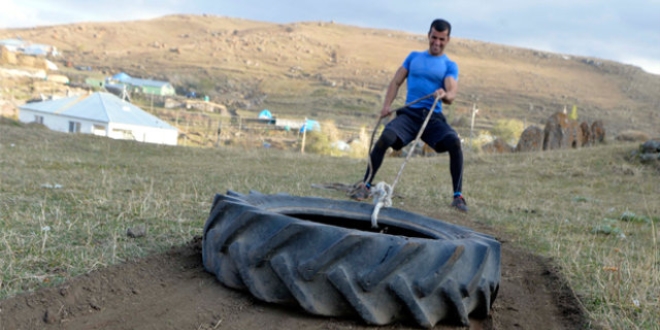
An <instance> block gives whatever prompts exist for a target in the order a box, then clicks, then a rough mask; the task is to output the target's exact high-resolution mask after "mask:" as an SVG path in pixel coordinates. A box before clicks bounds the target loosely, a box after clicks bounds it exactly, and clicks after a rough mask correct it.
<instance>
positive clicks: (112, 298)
mask: <svg viewBox="0 0 660 330" xmlns="http://www.w3.org/2000/svg"><path fill="white" fill-rule="evenodd" d="M579 306H580V305H579V303H578V302H577V300H576V299H575V296H574V295H573V294H572V291H571V290H570V289H569V288H568V287H567V285H566V284H565V283H564V282H563V281H562V279H561V276H560V275H559V273H558V272H557V270H556V269H555V268H554V267H553V266H552V265H551V263H550V262H549V261H548V260H547V259H544V258H541V257H538V256H535V255H532V254H530V253H528V252H526V251H523V250H521V249H519V248H516V247H515V246H513V245H512V244H510V243H508V242H507V241H504V242H503V244H502V281H501V286H500V293H499V296H498V298H497V300H496V301H495V304H494V306H493V313H492V317H490V318H489V319H487V320H485V321H482V322H476V321H475V322H473V323H472V327H471V328H473V329H514V328H520V329H575V328H582V327H583V325H584V324H585V323H586V322H587V321H586V319H585V317H584V314H583V313H582V312H581V309H580V308H579ZM64 328H65V329H372V327H368V326H367V325H365V324H364V323H362V322H361V321H359V320H357V319H335V318H322V317H315V316H311V315H309V314H306V313H304V312H303V311H302V310H301V309H299V308H297V307H295V306H290V307H282V306H279V305H272V304H266V303H262V302H259V301H256V300H254V299H253V298H252V297H251V296H250V295H249V294H247V293H243V292H238V291H234V290H231V289H228V288H226V287H224V286H222V285H221V284H220V283H219V282H218V281H217V280H216V279H215V278H214V277H213V276H212V275H211V274H209V273H207V272H205V271H204V269H203V267H202V259H201V238H200V237H195V238H194V239H193V240H191V242H190V243H189V244H187V245H186V246H180V247H176V248H172V249H171V250H170V251H168V252H166V253H162V254H157V255H153V256H150V257H147V258H144V259H139V260H134V261H130V262H127V263H124V264H121V265H117V266H112V267H108V268H105V269H102V270H99V271H96V272H92V273H90V274H87V275H84V276H80V277H77V278H74V279H73V280H71V281H69V282H67V283H64V284H62V285H59V286H57V287H52V288H45V289H42V290H39V291H37V292H34V293H27V294H23V295H20V296H16V297H13V298H10V299H7V300H4V301H0V329H64ZM382 328H397V329H405V328H414V325H413V324H394V325H391V326H387V327H382ZM436 328H440V329H453V328H451V327H446V326H437V327H436Z"/></svg>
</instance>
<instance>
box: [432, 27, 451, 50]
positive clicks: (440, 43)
mask: <svg viewBox="0 0 660 330" xmlns="http://www.w3.org/2000/svg"><path fill="white" fill-rule="evenodd" d="M448 43H449V30H445V31H442V32H438V31H436V30H435V29H434V28H431V32H430V33H429V52H430V53H431V55H433V56H437V55H442V54H443V53H444V51H445V46H447V44H448Z"/></svg>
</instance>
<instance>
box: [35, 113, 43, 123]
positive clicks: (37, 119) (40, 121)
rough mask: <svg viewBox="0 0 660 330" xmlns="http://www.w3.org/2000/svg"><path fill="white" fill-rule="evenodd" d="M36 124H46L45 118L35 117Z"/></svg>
mask: <svg viewBox="0 0 660 330" xmlns="http://www.w3.org/2000/svg"><path fill="white" fill-rule="evenodd" d="M34 122H35V123H37V124H43V123H44V116H38V115H34Z"/></svg>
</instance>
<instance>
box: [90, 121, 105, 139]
mask: <svg viewBox="0 0 660 330" xmlns="http://www.w3.org/2000/svg"><path fill="white" fill-rule="evenodd" d="M92 134H94V135H101V136H105V126H103V125H97V124H94V125H93V126H92Z"/></svg>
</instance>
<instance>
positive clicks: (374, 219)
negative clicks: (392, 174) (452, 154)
mask: <svg viewBox="0 0 660 330" xmlns="http://www.w3.org/2000/svg"><path fill="white" fill-rule="evenodd" d="M438 100H440V97H436V98H435V101H434V102H433V106H432V107H431V109H429V114H428V115H426V119H425V120H424V124H422V127H421V128H420V129H419V132H418V133H417V137H416V138H415V142H414V144H413V145H412V146H411V147H410V151H408V155H407V156H406V160H404V161H403V164H401V168H399V173H397V175H396V178H394V183H392V185H391V186H390V185H388V184H387V183H385V182H382V181H381V182H378V183H377V184H376V187H375V189H373V188H372V189H371V192H370V195H372V196H373V198H374V204H375V206H374V211H373V213H372V214H371V227H372V228H378V212H380V209H381V208H382V207H383V206H384V207H391V206H392V196H393V192H394V187H395V186H396V184H397V183H398V182H399V178H400V177H401V173H403V168H404V167H406V163H407V162H408V160H409V159H410V157H411V156H412V154H413V153H414V151H415V147H416V146H417V144H419V141H420V140H421V138H422V134H424V130H425V129H426V125H427V124H428V123H429V120H430V119H431V116H432V115H433V111H434V110H435V106H436V105H437V104H438Z"/></svg>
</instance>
